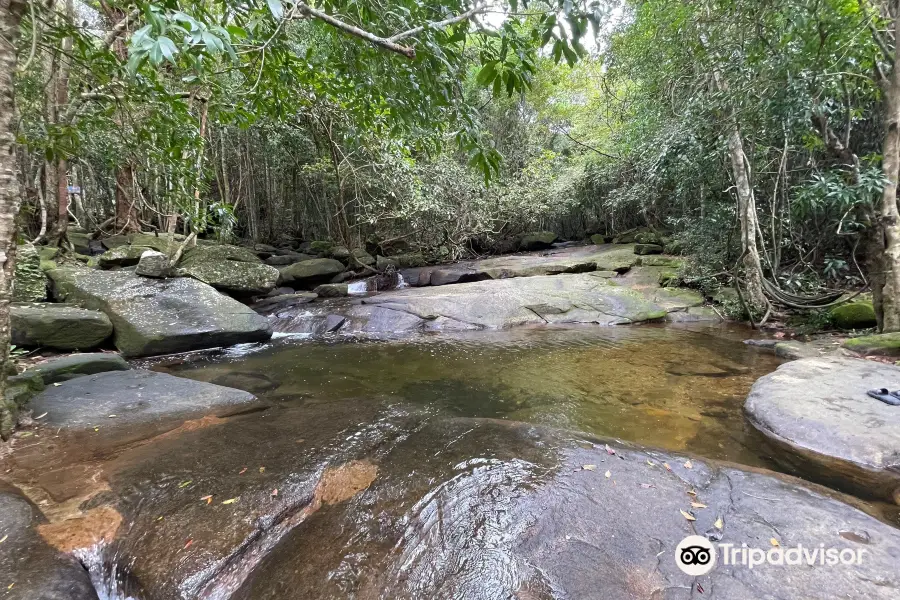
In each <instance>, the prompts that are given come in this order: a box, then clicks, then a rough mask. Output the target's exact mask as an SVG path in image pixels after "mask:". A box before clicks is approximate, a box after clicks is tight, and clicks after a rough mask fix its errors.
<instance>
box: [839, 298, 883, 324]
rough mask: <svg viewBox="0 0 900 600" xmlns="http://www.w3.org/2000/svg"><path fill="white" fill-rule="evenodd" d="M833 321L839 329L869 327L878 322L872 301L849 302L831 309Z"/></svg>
mask: <svg viewBox="0 0 900 600" xmlns="http://www.w3.org/2000/svg"><path fill="white" fill-rule="evenodd" d="M830 314H831V322H832V324H833V325H834V326H835V327H837V328H838V329H868V328H869V327H875V326H876V325H877V324H878V323H877V320H876V319H875V309H874V308H873V307H872V303H871V302H865V301H862V302H849V303H847V304H841V305H840V306H836V307H834V308H833V309H831V313H830Z"/></svg>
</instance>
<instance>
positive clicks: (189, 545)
mask: <svg viewBox="0 0 900 600" xmlns="http://www.w3.org/2000/svg"><path fill="white" fill-rule="evenodd" d="M193 543H194V540H192V539H191V540H188V541H187V544H185V545H184V549H185V550H187V549H188V548H190V547H191V544H193Z"/></svg>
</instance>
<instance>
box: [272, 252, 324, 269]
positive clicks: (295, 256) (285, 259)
mask: <svg viewBox="0 0 900 600" xmlns="http://www.w3.org/2000/svg"><path fill="white" fill-rule="evenodd" d="M312 258H313V257H312V256H310V255H309V254H301V253H299V252H289V253H287V254H276V255H274V256H270V257H269V258H267V259H266V260H265V261H264V262H265V263H266V264H267V265H269V266H270V267H286V266H287V265H292V264H294V263H298V262H303V261H304V260H312Z"/></svg>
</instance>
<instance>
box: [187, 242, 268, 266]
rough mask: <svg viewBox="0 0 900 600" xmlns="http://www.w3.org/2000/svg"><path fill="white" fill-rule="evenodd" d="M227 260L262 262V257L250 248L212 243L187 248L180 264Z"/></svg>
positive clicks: (191, 264) (190, 264) (189, 264)
mask: <svg viewBox="0 0 900 600" xmlns="http://www.w3.org/2000/svg"><path fill="white" fill-rule="evenodd" d="M225 261H230V262H243V263H253V264H258V265H259V264H262V259H260V258H259V257H258V256H257V255H256V254H255V253H254V252H253V251H252V250H250V249H249V248H241V247H240V246H231V245H229V244H215V245H212V244H210V245H203V246H195V247H193V248H189V249H188V250H186V251H185V253H184V257H183V258H182V259H181V262H180V263H179V266H181V267H190V266H193V265H197V264H200V263H211V262H219V263H222V262H225Z"/></svg>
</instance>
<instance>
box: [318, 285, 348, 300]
mask: <svg viewBox="0 0 900 600" xmlns="http://www.w3.org/2000/svg"><path fill="white" fill-rule="evenodd" d="M313 293H315V294H316V295H318V296H319V298H342V297H344V296H348V295H350V287H349V286H348V285H347V284H346V283H325V284H322V285H320V286H318V287H317V288H316V289H314V290H313Z"/></svg>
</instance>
